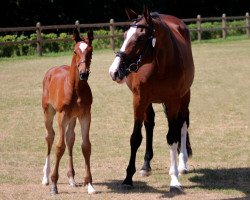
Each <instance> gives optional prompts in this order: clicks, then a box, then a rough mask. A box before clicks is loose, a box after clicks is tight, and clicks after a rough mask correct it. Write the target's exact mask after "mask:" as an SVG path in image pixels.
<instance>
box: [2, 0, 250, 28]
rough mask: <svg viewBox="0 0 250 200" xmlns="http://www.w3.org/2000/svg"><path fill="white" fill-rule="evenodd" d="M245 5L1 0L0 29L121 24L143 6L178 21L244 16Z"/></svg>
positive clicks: (243, 0)
mask: <svg viewBox="0 0 250 200" xmlns="http://www.w3.org/2000/svg"><path fill="white" fill-rule="evenodd" d="M249 4H250V1H249V0H227V1H218V0H200V1H197V0H189V1H184V0H157V1H156V0H137V1H135V0H102V1H100V0H89V1H86V0H74V1H72V0H63V1H62V0H8V1H7V0H1V1H0V12H1V17H0V27H12V26H34V25H35V24H36V22H38V21H39V22H41V24H44V25H52V24H69V23H70V24H72V23H74V21H76V20H79V21H80V22H81V23H94V22H108V21H109V20H110V19H111V18H113V19H115V20H116V21H125V20H127V17H126V15H125V12H124V8H125V7H130V8H132V9H134V10H136V11H138V12H139V13H140V12H141V11H142V8H143V5H148V6H149V8H150V9H151V10H152V11H158V12H160V13H166V14H170V15H175V16H177V17H179V18H190V17H196V16H197V14H201V15H202V16H221V15H222V13H226V14H227V15H244V14H245V13H246V12H248V11H249V8H250V5H249ZM247 9H248V10H247Z"/></svg>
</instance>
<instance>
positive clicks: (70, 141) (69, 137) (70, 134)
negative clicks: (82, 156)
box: [66, 118, 76, 187]
mask: <svg viewBox="0 0 250 200" xmlns="http://www.w3.org/2000/svg"><path fill="white" fill-rule="evenodd" d="M75 126H76V118H74V119H72V120H71V121H70V123H69V125H68V129H67V132H66V145H67V148H68V154H69V160H68V173H67V175H68V178H69V185H70V186H72V187H75V186H76V182H75V180H74V176H75V170H74V165H73V146H74V143H75V132H74V129H75Z"/></svg>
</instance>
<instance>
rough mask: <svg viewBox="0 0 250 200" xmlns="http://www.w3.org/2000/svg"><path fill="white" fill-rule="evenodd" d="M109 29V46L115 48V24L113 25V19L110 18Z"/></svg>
mask: <svg viewBox="0 0 250 200" xmlns="http://www.w3.org/2000/svg"><path fill="white" fill-rule="evenodd" d="M109 24H110V25H109V30H110V46H111V48H112V50H113V51H114V50H115V25H114V19H110V22H109Z"/></svg>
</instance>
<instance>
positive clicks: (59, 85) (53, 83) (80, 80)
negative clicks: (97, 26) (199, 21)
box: [42, 29, 95, 195]
mask: <svg viewBox="0 0 250 200" xmlns="http://www.w3.org/2000/svg"><path fill="white" fill-rule="evenodd" d="M73 39H74V40H75V42H76V44H75V47H74V54H73V57H72V62H71V66H67V65H63V66H60V67H53V68H51V69H49V70H48V71H47V73H46V74H45V77H44V79H43V95H42V107H43V111H44V121H45V127H46V130H47V136H46V138H45V139H46V142H47V145H48V149H47V157H46V162H45V165H44V168H43V173H44V176H43V180H42V184H44V185H48V184H49V173H50V152H51V147H52V144H53V141H54V137H55V132H54V130H53V119H54V116H55V114H56V113H57V114H58V130H59V135H58V142H57V145H56V161H55V167H54V171H53V173H52V175H51V181H52V187H51V192H50V193H51V194H53V195H54V194H57V193H58V190H57V181H58V178H59V175H58V168H59V163H60V160H61V158H62V156H63V154H64V151H65V148H66V145H67V147H68V153H69V163H68V174H67V175H68V177H69V184H70V185H71V186H75V185H76V183H75V180H74V175H75V171H74V167H73V155H72V149H73V145H74V141H75V132H74V128H75V125H76V119H77V118H78V120H79V122H80V125H81V133H82V153H83V156H84V159H85V165H86V175H85V179H84V185H87V188H88V193H89V194H92V193H94V192H95V189H94V188H93V186H92V175H91V172H90V154H91V143H90V140H89V129H90V122H91V112H90V111H91V104H92V93H91V89H90V87H89V85H88V82H87V80H88V76H89V73H90V63H91V58H92V51H93V49H92V46H91V44H92V40H93V31H89V32H88V34H87V37H85V38H84V39H81V37H80V34H79V32H78V30H77V29H75V30H74V34H73ZM65 139H66V145H65Z"/></svg>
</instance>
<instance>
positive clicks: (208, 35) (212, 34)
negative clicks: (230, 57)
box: [188, 20, 246, 40]
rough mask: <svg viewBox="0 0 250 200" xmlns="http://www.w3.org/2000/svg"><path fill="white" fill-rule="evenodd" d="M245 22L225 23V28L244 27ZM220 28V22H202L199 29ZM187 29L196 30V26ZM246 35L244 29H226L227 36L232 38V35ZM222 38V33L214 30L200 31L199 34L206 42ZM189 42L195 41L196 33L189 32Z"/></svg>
mask: <svg viewBox="0 0 250 200" xmlns="http://www.w3.org/2000/svg"><path fill="white" fill-rule="evenodd" d="M245 25H246V22H245V21H244V20H241V21H239V20H238V21H230V22H227V27H228V28H233V27H240V26H245ZM220 27H222V23H221V22H203V23H202V24H201V28H205V29H207V28H220ZM188 28H189V29H197V24H190V25H188ZM242 34H246V30H245V29H228V30H227V36H234V35H242ZM221 37H222V31H221V30H214V31H202V34H201V39H202V40H208V39H216V38H221ZM191 40H197V32H196V31H192V32H191Z"/></svg>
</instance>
